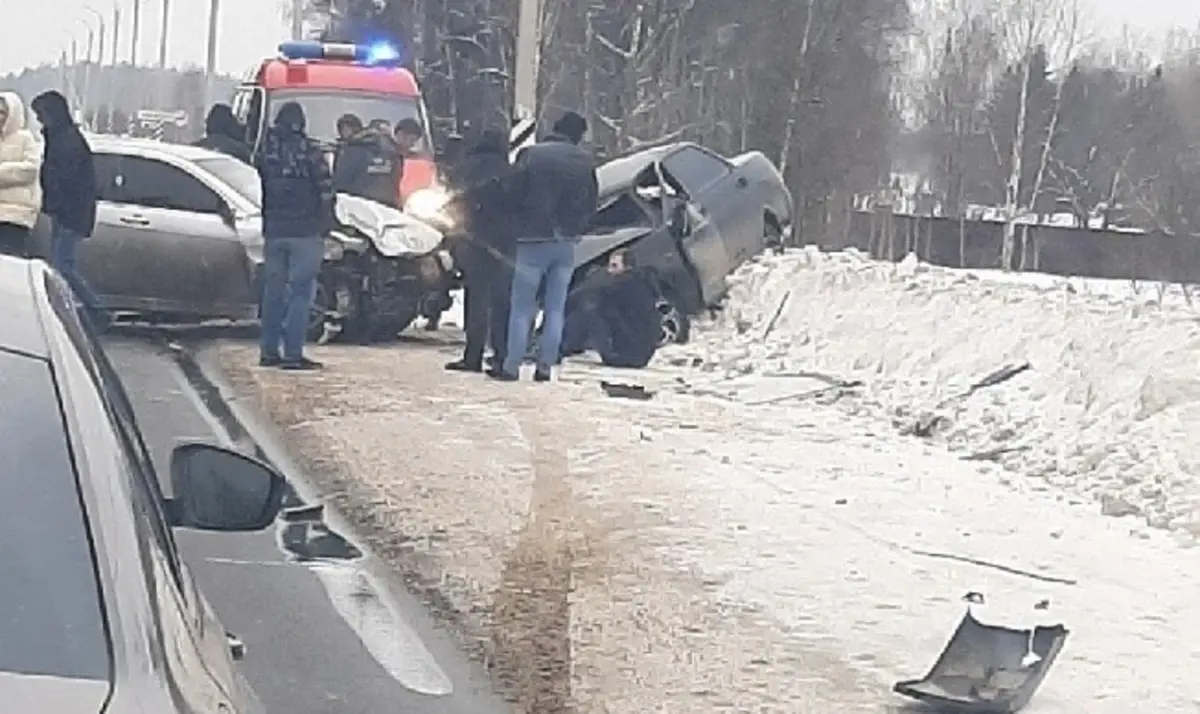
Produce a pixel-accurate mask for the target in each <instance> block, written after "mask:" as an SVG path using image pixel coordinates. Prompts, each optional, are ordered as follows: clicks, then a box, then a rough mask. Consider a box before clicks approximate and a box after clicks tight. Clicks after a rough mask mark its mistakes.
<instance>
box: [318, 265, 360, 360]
mask: <svg viewBox="0 0 1200 714" xmlns="http://www.w3.org/2000/svg"><path fill="white" fill-rule="evenodd" d="M352 302H353V300H352V295H351V293H350V287H349V286H348V285H346V284H344V283H343V282H342V281H340V280H338V279H337V273H336V271H335V270H332V269H325V270H322V271H321V275H320V276H319V277H318V278H317V291H316V295H315V296H314V298H313V303H312V310H311V311H310V312H309V315H308V339H309V341H310V342H316V343H317V344H328V343H331V342H340V341H342V340H343V339H345V338H346V337H347V329H346V328H347V327H348V325H347V320H348V319H349V318H350V317H351V312H352V310H351V306H352Z"/></svg>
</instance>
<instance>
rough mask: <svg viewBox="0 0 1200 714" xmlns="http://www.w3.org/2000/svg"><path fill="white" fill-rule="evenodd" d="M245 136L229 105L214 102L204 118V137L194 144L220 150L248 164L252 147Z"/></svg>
mask: <svg viewBox="0 0 1200 714" xmlns="http://www.w3.org/2000/svg"><path fill="white" fill-rule="evenodd" d="M245 136H246V132H245V131H244V130H243V129H242V124H241V122H239V121H238V120H237V117H235V116H234V115H233V110H232V109H230V107H229V105H228V104H214V105H212V108H211V109H209V110H208V116H207V117H205V118H204V137H203V138H200V139H197V140H196V141H194V142H192V146H199V147H202V148H205V149H211V150H213V151H219V152H221V153H222V154H227V155H229V156H232V157H233V158H235V159H239V160H241V161H244V162H246V163H247V164H248V163H250V162H251V158H250V147H249V146H247V145H246V142H245V140H244V139H245Z"/></svg>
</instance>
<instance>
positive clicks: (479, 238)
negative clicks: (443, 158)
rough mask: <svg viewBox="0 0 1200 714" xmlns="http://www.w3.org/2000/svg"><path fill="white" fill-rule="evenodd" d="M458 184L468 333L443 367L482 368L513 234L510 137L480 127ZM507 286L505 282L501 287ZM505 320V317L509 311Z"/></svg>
mask: <svg viewBox="0 0 1200 714" xmlns="http://www.w3.org/2000/svg"><path fill="white" fill-rule="evenodd" d="M459 168H460V173H459V175H458V180H459V182H460V185H459V187H458V189H459V191H460V192H461V194H460V195H461V199H460V205H461V206H462V207H463V209H464V210H463V213H464V214H465V215H466V219H467V224H466V231H465V232H466V236H467V237H466V238H465V239H463V240H461V241H459V246H460V250H459V251H458V258H457V260H456V262H457V263H458V264H459V265H461V266H462V271H463V279H464V283H465V284H464V286H463V288H464V289H463V293H464V297H463V303H464V305H463V310H464V312H465V314H464V318H465V320H464V321H465V322H466V325H465V326H464V327H465V328H466V333H467V345H466V348H465V349H464V350H463V356H462V359H460V360H456V361H454V362H451V363H449V364H447V365H446V369H448V370H454V371H459V372H482V371H483V350H484V347H485V346H486V345H487V344H488V336H489V333H491V332H493V331H494V330H495V323H496V321H495V320H494V319H493V315H492V313H493V310H494V309H496V307H497V306H496V305H494V304H493V302H494V300H495V290H494V288H493V285H494V283H495V282H496V281H497V280H502V277H501V275H502V273H501V270H502V263H503V256H505V255H507V254H508V253H510V252H511V251H510V250H507V249H506V248H507V244H508V243H509V242H510V241H511V235H510V232H509V230H508V228H507V223H508V221H506V220H505V214H506V212H507V206H506V205H505V200H504V193H503V189H502V181H503V179H504V176H505V175H506V174H507V173H508V171H509V163H508V136H507V135H506V134H505V133H504V132H503V131H499V130H493V129H489V130H486V131H484V132H482V133H481V134H480V136H479V138H478V140H476V141H475V142H474V143H473V144H472V145H471V147H470V148H468V149H467V152H466V156H465V157H464V158H463V161H462V164H461V166H460V167H459ZM504 287H505V288H506V289H507V288H508V286H507V285H505V286H504ZM498 311H499V312H503V315H502V317H503V319H505V320H507V319H508V314H507V311H503V310H502V309H501V310H498ZM497 344H498V343H497V341H496V339H495V338H494V337H493V340H492V350H493V352H494V353H496V354H497V356H498V358H500V359H501V360H502V359H503V353H502V352H499V351H498V350H497V349H496V345H497Z"/></svg>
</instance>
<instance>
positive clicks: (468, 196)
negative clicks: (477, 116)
mask: <svg viewBox="0 0 1200 714" xmlns="http://www.w3.org/2000/svg"><path fill="white" fill-rule="evenodd" d="M511 170H512V167H511V165H510V164H509V162H508V137H507V136H506V135H505V134H504V132H500V131H486V132H484V133H483V134H482V135H481V136H480V137H479V139H478V140H477V141H476V142H475V143H474V144H472V145H471V146H470V148H468V149H467V152H466V155H465V156H464V157H463V159H462V161H461V162H460V164H459V166H458V173H457V175H456V176H455V179H456V181H457V183H458V185H457V186H456V187H455V188H456V189H457V190H458V192H459V195H460V196H461V198H460V204H459V205H460V207H461V211H462V214H463V216H464V218H465V219H466V222H467V232H468V233H469V234H470V235H471V238H472V240H474V241H475V242H477V243H480V244H483V245H485V246H488V247H490V248H494V249H496V250H499V251H501V252H504V253H508V252H510V251H511V243H512V226H511V223H512V221H511V220H509V213H510V211H509V205H508V200H507V197H506V196H505V194H504V190H503V182H504V180H505V179H506V178H507V177H508V174H509V172H510V171H511Z"/></svg>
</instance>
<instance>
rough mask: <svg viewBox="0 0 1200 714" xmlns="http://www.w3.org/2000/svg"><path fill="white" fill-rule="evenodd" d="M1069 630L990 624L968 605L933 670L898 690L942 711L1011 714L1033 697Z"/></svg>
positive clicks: (908, 681)
mask: <svg viewBox="0 0 1200 714" xmlns="http://www.w3.org/2000/svg"><path fill="white" fill-rule="evenodd" d="M1068 632H1069V631H1068V630H1067V629H1066V628H1065V627H1063V626H1062V625H1054V626H1050V627H1041V626H1039V627H1035V628H1033V629H1032V630H1014V629H1009V628H1007V627H998V626H995V625H985V624H983V623H981V622H979V621H978V620H976V619H975V617H974V615H973V614H972V613H971V611H970V610H969V609H968V610H967V613H966V614H965V615H963V619H962V622H960V623H959V625H958V629H957V630H955V631H954V635H953V636H952V637H951V638H950V642H949V643H948V644H947V645H946V648H945V649H944V650H942V654H941V656H940V657H938V660H937V662H936V663H934V665H933V669H931V670H929V673H928V674H926V675H925V676H924V677H923V678H921V679H912V680H907V681H902V682H897V683H896V685H895V686H894V687H893V688H892V690H893V691H894V692H896V693H897V694H902V695H904V696H906V697H911V698H913V699H916V700H918V701H921V702H925V703H927V704H931V705H934V706H936V707H938V711H942V710H945V711H954V712H971V713H972V714H1011V713H1012V712H1016V711H1019V710H1020V709H1022V708H1023V707H1025V705H1027V704H1028V703H1029V701H1030V699H1032V698H1033V694H1034V692H1035V691H1037V688H1038V686H1040V685H1041V683H1042V680H1043V679H1045V678H1046V672H1047V671H1049V669H1050V666H1051V665H1052V664H1054V660H1055V659H1056V658H1057V657H1058V653H1059V651H1061V650H1062V647H1063V644H1064V642H1065V641H1066V639H1067V634H1068Z"/></svg>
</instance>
